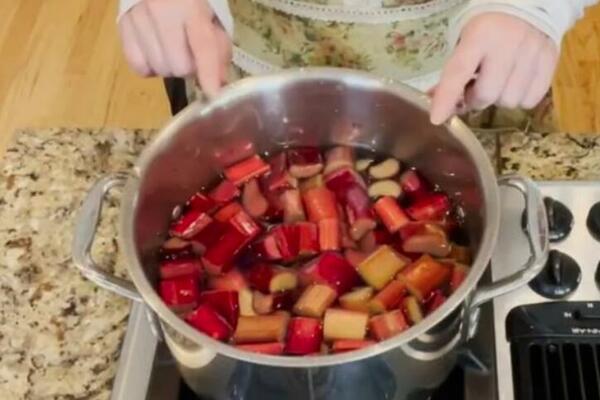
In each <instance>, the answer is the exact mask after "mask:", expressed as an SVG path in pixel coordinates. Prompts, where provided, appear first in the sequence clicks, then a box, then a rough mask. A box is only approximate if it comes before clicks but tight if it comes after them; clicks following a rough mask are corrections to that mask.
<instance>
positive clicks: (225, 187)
mask: <svg viewBox="0 0 600 400" xmlns="http://www.w3.org/2000/svg"><path fill="white" fill-rule="evenodd" d="M239 196H240V189H238V187H237V186H235V185H234V184H233V183H231V181H228V180H227V179H223V180H222V181H221V183H219V184H218V185H217V187H215V188H214V189H213V190H212V191H211V192H210V198H211V199H213V200H214V201H215V202H216V203H217V204H221V205H223V204H227V203H229V202H231V201H233V200H235V199H236V198H238V197H239Z"/></svg>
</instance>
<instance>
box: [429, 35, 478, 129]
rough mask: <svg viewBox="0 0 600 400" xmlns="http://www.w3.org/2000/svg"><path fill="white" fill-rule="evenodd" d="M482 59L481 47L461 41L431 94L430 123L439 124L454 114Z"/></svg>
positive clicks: (467, 41) (474, 43)
mask: <svg viewBox="0 0 600 400" xmlns="http://www.w3.org/2000/svg"><path fill="white" fill-rule="evenodd" d="M482 57H483V47H482V46H481V45H478V44H477V43H476V42H475V41H473V42H472V43H471V40H470V39H468V38H467V39H465V40H461V42H459V44H458V46H457V48H456V50H455V51H454V54H453V55H452V57H451V58H450V60H449V61H448V63H447V64H446V66H445V67H444V69H443V71H442V76H441V78H440V82H439V84H438V85H437V87H436V89H435V92H434V94H433V99H432V103H431V116H430V118H431V122H432V123H434V124H436V125H437V124H441V123H442V122H444V121H446V120H447V119H448V118H450V116H452V114H453V113H454V112H455V109H456V104H457V103H458V102H459V101H460V100H461V98H462V96H463V94H464V89H465V86H466V85H467V83H469V81H470V80H471V79H472V77H473V75H474V74H475V71H476V70H477V68H478V67H479V63H480V62H481V59H482Z"/></svg>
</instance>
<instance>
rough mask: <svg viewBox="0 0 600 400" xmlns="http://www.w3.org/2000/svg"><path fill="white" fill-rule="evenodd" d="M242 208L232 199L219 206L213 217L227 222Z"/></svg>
mask: <svg viewBox="0 0 600 400" xmlns="http://www.w3.org/2000/svg"><path fill="white" fill-rule="evenodd" d="M243 210H244V209H243V208H242V206H241V205H240V203H238V202H236V201H234V202H231V203H229V204H226V205H224V206H223V207H221V209H220V210H219V211H217V212H216V213H215V215H214V218H215V220H217V221H219V222H229V220H230V219H231V218H232V217H233V216H234V215H235V214H237V213H239V212H240V211H243Z"/></svg>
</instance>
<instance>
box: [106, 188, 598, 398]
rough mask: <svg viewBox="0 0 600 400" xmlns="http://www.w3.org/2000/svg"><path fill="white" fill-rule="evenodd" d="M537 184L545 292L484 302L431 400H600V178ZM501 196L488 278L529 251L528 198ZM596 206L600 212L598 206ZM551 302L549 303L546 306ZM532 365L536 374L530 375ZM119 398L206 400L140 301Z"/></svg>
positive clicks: (116, 392)
mask: <svg viewBox="0 0 600 400" xmlns="http://www.w3.org/2000/svg"><path fill="white" fill-rule="evenodd" d="M540 187H541V190H542V193H543V194H544V195H545V196H548V197H549V198H551V199H554V200H558V201H559V203H553V204H550V203H551V202H550V201H547V203H548V204H547V206H548V207H550V208H549V211H550V212H549V214H550V219H551V221H550V223H549V225H551V230H552V232H553V234H554V236H553V240H554V239H561V240H557V241H554V242H553V243H552V244H551V248H552V249H553V253H552V255H551V257H550V258H549V263H548V268H547V269H546V270H545V271H544V272H543V273H542V274H540V275H541V277H540V278H539V279H536V280H535V282H534V283H533V284H531V286H532V287H534V288H535V290H537V291H538V292H540V293H543V294H544V295H540V294H538V293H536V291H535V290H534V289H532V287H530V286H526V287H523V288H521V289H519V290H517V291H515V292H512V293H510V294H508V295H505V296H502V297H500V298H497V299H495V300H494V301H493V303H491V304H487V305H485V306H484V307H483V308H482V313H481V319H480V322H479V330H478V334H477V336H476V337H475V338H474V339H473V340H472V342H471V344H470V347H469V350H470V351H469V352H468V353H464V354H463V355H462V357H461V360H462V362H461V363H460V364H461V365H462V366H467V368H464V369H463V368H462V367H461V366H458V367H457V368H456V369H455V371H453V372H452V374H451V375H450V376H449V378H448V380H447V381H446V382H445V383H444V384H443V385H442V387H440V388H439V389H438V390H437V391H436V392H435V394H434V395H433V396H432V398H431V400H438V399H440V400H441V399H444V400H446V399H453V400H454V399H456V400H461V399H465V400H480V399H489V400H494V399H496V400H515V399H516V400H538V399H540V400H541V399H550V398H551V399H586V400H600V301H599V300H600V291H599V289H598V286H597V282H596V279H595V278H596V274H597V270H598V264H599V260H600V241H598V240H597V238H595V237H594V235H593V234H592V233H591V232H594V231H595V230H596V229H595V225H598V226H597V228H598V229H597V231H598V233H600V215H598V216H596V218H597V219H598V220H597V221H596V220H593V219H591V220H590V221H588V223H587V224H586V220H587V219H588V214H589V211H590V209H591V208H592V206H593V205H594V204H595V203H596V202H598V201H600V185H599V184H594V183H584V182H552V183H540ZM501 201H502V220H501V227H500V236H499V240H498V244H497V248H496V251H495V253H494V257H493V258H492V262H491V268H490V270H489V271H488V273H487V276H485V277H484V279H487V280H489V279H494V280H498V279H500V278H502V277H503V276H507V275H509V274H510V273H512V272H514V271H515V270H516V269H517V268H519V266H521V265H523V264H524V262H525V261H526V260H527V257H528V254H529V248H528V244H527V240H526V236H525V234H524V233H523V227H522V223H521V219H522V212H523V208H524V200H523V198H522V196H521V195H520V194H518V192H517V191H516V190H512V189H507V188H502V189H501ZM561 205H564V206H565V207H562V206H561ZM595 211H597V212H598V214H600V206H598V209H597V210H595ZM569 214H572V221H570V220H569V217H570V215H569ZM588 225H590V226H588ZM569 228H570V229H569ZM590 228H591V229H590ZM551 236H552V235H551ZM597 236H598V238H600V235H597ZM599 274H600V272H599ZM599 277H600V276H599ZM557 287H558V289H557ZM569 291H571V292H570V293H568V294H566V293H567V292H569ZM548 296H552V297H554V298H549V297H548ZM551 302H552V303H554V304H551V306H550V308H549V307H548V306H547V305H546V306H543V304H544V303H551ZM540 303H541V304H542V306H530V305H535V304H540ZM521 306H523V307H521ZM511 311H512V313H511ZM557 313H560V315H562V317H560V316H559V317H556V314H557ZM509 314H511V317H510V320H511V321H510V323H508V324H507V322H506V321H507V317H508V315H509ZM509 336H510V339H511V340H512V343H511V342H509ZM515 360H517V361H516V362H515ZM553 360H554V361H553ZM474 365H475V366H478V368H473V366H474ZM531 369H536V370H537V371H538V372H539V374H533V375H532V374H530V373H529V371H530V370H531ZM486 370H487V371H486ZM528 373H529V375H531V376H529V378H530V379H529V380H527V377H528ZM515 376H516V377H517V382H519V385H518V386H519V387H518V388H517V391H519V395H518V396H515V395H514V391H515V387H514V385H513V381H514V380H515ZM523 377H525V378H523ZM533 386H535V387H539V388H541V389H539V390H538V389H536V390H533V389H531V388H532V387H533ZM523 388H525V389H523ZM586 388H587V389H586ZM112 399H113V400H138V399H139V400H158V399H160V400H171V399H172V400H188V399H194V400H199V399H198V398H197V397H196V396H195V395H194V394H193V393H192V392H191V390H189V388H187V387H186V385H185V384H184V383H183V382H182V380H181V377H180V375H179V374H178V372H177V368H176V366H175V363H174V361H173V359H172V356H171V355H170V353H169V351H168V350H167V348H166V347H165V346H164V344H162V343H160V342H158V341H157V340H156V338H155V336H154V335H153V333H152V332H151V331H150V329H149V324H148V322H147V314H146V311H145V308H144V306H143V305H139V304H136V305H134V307H133V309H132V313H131V316H130V319H129V325H128V328H127V335H126V338H125V341H124V345H123V349H122V356H121V359H120V363H119V370H118V373H117V377H116V380H115V385H114V389H113V395H112Z"/></svg>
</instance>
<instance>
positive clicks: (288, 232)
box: [271, 224, 300, 262]
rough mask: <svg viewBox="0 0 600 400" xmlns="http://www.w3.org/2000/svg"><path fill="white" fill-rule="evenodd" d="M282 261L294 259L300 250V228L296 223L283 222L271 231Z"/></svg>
mask: <svg viewBox="0 0 600 400" xmlns="http://www.w3.org/2000/svg"><path fill="white" fill-rule="evenodd" d="M271 232H272V234H273V235H274V237H275V241H276V242H277V248H278V249H279V252H280V253H281V257H282V259H283V261H285V262H290V261H294V260H295V259H296V258H297V257H298V254H299V252H300V249H299V246H300V230H299V229H298V226H297V225H292V224H284V225H279V226H277V227H275V228H274V229H273V230H272V231H271Z"/></svg>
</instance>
